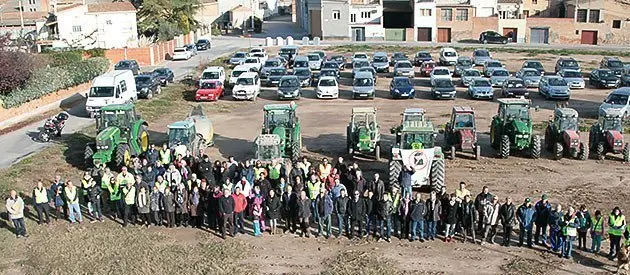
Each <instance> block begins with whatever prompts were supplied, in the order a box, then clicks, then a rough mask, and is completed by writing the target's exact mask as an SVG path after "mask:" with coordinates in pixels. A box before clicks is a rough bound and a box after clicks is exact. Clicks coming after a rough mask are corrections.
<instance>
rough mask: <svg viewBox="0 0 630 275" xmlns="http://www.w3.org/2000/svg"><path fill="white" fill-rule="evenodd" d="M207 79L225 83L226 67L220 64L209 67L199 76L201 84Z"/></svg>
mask: <svg viewBox="0 0 630 275" xmlns="http://www.w3.org/2000/svg"><path fill="white" fill-rule="evenodd" d="M207 81H219V82H221V83H225V69H223V67H219V66H212V67H208V68H206V69H205V70H203V72H202V73H201V77H200V78H199V85H201V83H203V82H207Z"/></svg>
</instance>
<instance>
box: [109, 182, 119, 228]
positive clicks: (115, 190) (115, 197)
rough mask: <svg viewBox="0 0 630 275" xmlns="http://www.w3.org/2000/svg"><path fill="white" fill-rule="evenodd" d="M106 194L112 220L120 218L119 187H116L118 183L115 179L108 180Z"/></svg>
mask: <svg viewBox="0 0 630 275" xmlns="http://www.w3.org/2000/svg"><path fill="white" fill-rule="evenodd" d="M107 193H108V196H109V209H111V210H112V211H113V213H112V219H119V218H122V205H121V204H120V186H118V181H116V177H111V178H109V184H108V185H107Z"/></svg>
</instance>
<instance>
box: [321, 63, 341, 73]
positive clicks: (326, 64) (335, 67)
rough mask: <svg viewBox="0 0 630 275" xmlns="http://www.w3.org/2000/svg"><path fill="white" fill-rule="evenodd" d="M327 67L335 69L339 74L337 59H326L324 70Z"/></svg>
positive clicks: (323, 65)
mask: <svg viewBox="0 0 630 275" xmlns="http://www.w3.org/2000/svg"><path fill="white" fill-rule="evenodd" d="M325 69H331V70H335V72H337V74H339V64H337V62H335V61H325V62H324V64H322V70H325Z"/></svg>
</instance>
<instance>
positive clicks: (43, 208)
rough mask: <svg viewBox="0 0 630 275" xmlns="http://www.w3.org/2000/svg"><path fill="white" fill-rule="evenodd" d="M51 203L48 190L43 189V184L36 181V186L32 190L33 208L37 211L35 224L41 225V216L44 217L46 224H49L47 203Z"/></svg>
mask: <svg viewBox="0 0 630 275" xmlns="http://www.w3.org/2000/svg"><path fill="white" fill-rule="evenodd" d="M50 201H51V197H50V193H48V189H46V188H45V187H44V183H43V182H42V181H41V180H40V181H37V186H36V187H35V188H33V206H35V210H36V211H37V224H42V214H44V216H46V221H45V222H46V223H47V224H48V223H49V222H50V207H49V206H48V203H49V202H50Z"/></svg>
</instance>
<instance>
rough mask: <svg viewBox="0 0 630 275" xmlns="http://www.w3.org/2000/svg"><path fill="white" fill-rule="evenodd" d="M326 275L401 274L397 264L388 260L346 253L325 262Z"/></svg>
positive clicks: (363, 253)
mask: <svg viewBox="0 0 630 275" xmlns="http://www.w3.org/2000/svg"><path fill="white" fill-rule="evenodd" d="M324 262H325V263H326V268H325V269H324V271H323V272H322V274H324V275H343V274H349V275H350V274H364V275H369V274H373V275H382V274H399V273H400V271H399V270H397V268H396V266H395V264H394V263H393V262H392V261H391V260H388V259H385V258H382V257H378V256H376V255H373V254H370V253H368V252H358V251H346V252H342V253H340V254H338V255H336V256H335V257H333V258H330V259H327V260H324Z"/></svg>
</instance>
